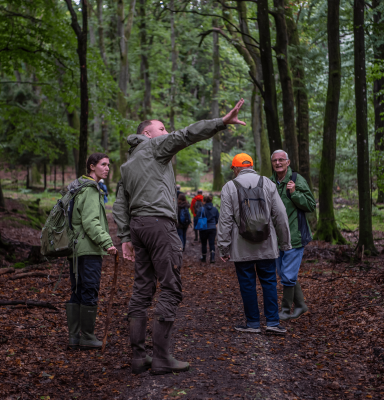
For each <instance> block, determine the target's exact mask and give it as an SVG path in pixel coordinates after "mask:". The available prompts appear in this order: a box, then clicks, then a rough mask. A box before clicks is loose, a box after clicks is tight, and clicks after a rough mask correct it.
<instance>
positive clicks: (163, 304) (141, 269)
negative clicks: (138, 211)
mask: <svg viewBox="0 0 384 400" xmlns="http://www.w3.org/2000/svg"><path fill="white" fill-rule="evenodd" d="M130 228H131V240H132V245H133V247H134V249H135V281H134V284H133V293H132V297H131V300H130V302H129V310H128V316H129V317H146V316H147V309H148V307H150V305H151V303H152V298H153V296H154V294H155V292H156V283H157V280H158V281H159V283H160V290H161V293H160V295H159V299H158V302H157V305H156V309H155V314H156V315H161V316H162V317H164V318H165V319H166V320H169V321H173V320H174V319H175V316H176V309H177V306H178V305H179V304H180V302H181V301H182V299H183V296H182V287H181V274H180V270H181V263H182V254H183V253H182V244H181V242H180V238H179V235H178V234H177V230H176V225H175V223H174V222H173V221H172V220H171V219H169V218H166V217H133V218H132V219H131V224H130Z"/></svg>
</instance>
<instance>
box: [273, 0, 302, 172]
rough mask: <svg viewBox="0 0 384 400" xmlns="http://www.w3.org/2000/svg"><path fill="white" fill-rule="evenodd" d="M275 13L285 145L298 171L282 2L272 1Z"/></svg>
mask: <svg viewBox="0 0 384 400" xmlns="http://www.w3.org/2000/svg"><path fill="white" fill-rule="evenodd" d="M273 3H274V5H275V11H274V12H273V16H274V17H275V23H276V46H275V48H276V56H277V66H278V68H279V74H280V82H281V89H282V92H283V119H284V136H285V145H286V148H287V152H288V155H289V158H290V160H291V168H292V169H293V170H295V171H298V170H299V149H298V145H297V136H296V126H295V100H294V96H293V84H292V76H291V70H290V68H289V61H288V32H287V24H286V22H285V8H284V0H273Z"/></svg>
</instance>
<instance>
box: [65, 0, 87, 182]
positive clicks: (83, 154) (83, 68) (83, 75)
mask: <svg viewBox="0 0 384 400" xmlns="http://www.w3.org/2000/svg"><path fill="white" fill-rule="evenodd" d="M65 2H66V3H67V7H68V10H69V12H70V14H71V18H72V23H71V26H72V29H73V31H74V32H75V34H76V37H77V54H78V56H79V67H80V135H79V164H78V165H79V167H78V168H79V171H78V175H79V176H81V175H84V174H86V172H87V168H86V163H87V152H88V108H89V107H88V106H89V104H88V73H87V35H88V4H87V3H88V2H87V0H81V14H82V21H83V23H82V27H80V25H79V22H78V20H77V14H76V12H75V10H74V9H73V7H72V0H65Z"/></svg>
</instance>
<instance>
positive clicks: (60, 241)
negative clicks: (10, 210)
mask: <svg viewBox="0 0 384 400" xmlns="http://www.w3.org/2000/svg"><path fill="white" fill-rule="evenodd" d="M88 186H97V189H98V190H99V191H100V189H99V185H98V184H97V183H96V182H95V181H93V180H89V179H84V178H79V179H76V180H75V181H73V182H72V183H71V184H70V185H69V186H68V187H67V190H65V191H62V192H61V194H62V196H63V197H62V198H61V199H59V200H58V201H57V203H56V204H55V206H54V207H53V208H52V210H51V212H50V214H49V216H48V218H47V221H46V222H45V225H44V227H43V230H42V232H41V236H40V242H41V254H42V255H43V256H48V257H70V256H75V255H76V251H75V246H76V243H77V238H78V237H79V234H80V232H75V231H74V230H73V227H72V212H73V207H74V204H75V197H76V195H77V194H78V193H79V192H80V191H81V190H82V189H84V188H85V187H88Z"/></svg>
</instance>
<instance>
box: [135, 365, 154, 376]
mask: <svg viewBox="0 0 384 400" xmlns="http://www.w3.org/2000/svg"><path fill="white" fill-rule="evenodd" d="M149 368H151V366H150V365H145V366H143V367H139V368H135V369H133V368H132V374H135V375H140V374H142V373H144V372H147V371H148V370H149Z"/></svg>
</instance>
